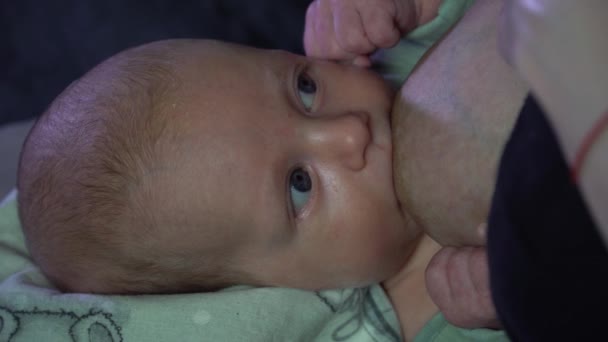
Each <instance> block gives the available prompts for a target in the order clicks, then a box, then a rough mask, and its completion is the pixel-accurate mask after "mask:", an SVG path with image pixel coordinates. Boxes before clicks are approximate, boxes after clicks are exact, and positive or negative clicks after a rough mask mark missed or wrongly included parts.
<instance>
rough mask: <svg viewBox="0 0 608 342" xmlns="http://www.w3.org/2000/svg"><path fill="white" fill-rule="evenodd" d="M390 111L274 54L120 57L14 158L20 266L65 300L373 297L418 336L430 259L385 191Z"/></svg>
mask: <svg viewBox="0 0 608 342" xmlns="http://www.w3.org/2000/svg"><path fill="white" fill-rule="evenodd" d="M393 95H394V94H393V93H392V92H391V90H390V89H389V88H388V87H387V85H386V84H385V83H384V81H383V80H382V79H381V78H379V77H378V76H377V75H375V74H373V73H371V72H369V71H367V70H365V69H362V68H358V67H353V66H346V65H340V64H336V63H332V62H325V61H321V60H317V59H309V58H305V57H302V56H296V55H292V54H289V53H286V52H281V51H264V50H257V49H253V48H248V47H243V46H237V45H232V44H227V43H220V42H216V41H200V40H173V41H162V42H157V43H152V44H148V45H145V46H142V47H138V48H134V49H131V50H128V51H125V52H123V53H120V54H118V55H116V56H114V57H112V58H110V59H109V60H107V61H105V62H104V63H102V64H101V65H99V66H98V67H96V68H95V69H93V70H92V71H91V72H89V73H88V74H86V75H85V76H84V77H82V78H81V79H79V80H78V81H76V82H75V83H73V84H72V85H70V86H69V87H68V89H66V90H65V91H64V92H63V93H62V94H61V95H60V96H59V97H58V98H57V99H56V100H55V101H54V102H53V104H52V105H51V106H50V108H49V109H48V110H47V111H46V112H45V113H44V114H43V115H42V116H41V118H40V119H39V120H38V122H37V123H36V125H35V127H34V128H33V129H32V131H31V133H30V135H29V136H28V139H27V140H26V142H25V144H24V148H23V152H22V156H21V161H20V168H19V177H18V189H19V199H18V200H19V214H20V218H21V222H22V225H23V231H24V233H25V236H26V239H27V244H28V248H29V250H30V253H31V255H32V257H33V258H34V260H35V261H36V262H37V263H38V265H39V266H40V268H41V269H42V271H43V272H44V273H45V274H46V275H47V277H48V278H49V279H50V280H51V281H52V282H53V283H54V284H55V285H56V286H57V287H59V288H60V289H62V290H64V291H77V292H92V293H124V294H128V293H166V292H186V291H201V290H203V291H204V290H213V289H218V288H223V287H226V286H230V285H233V284H251V285H264V286H283V287H296V288H303V289H325V288H338V287H353V286H365V285H369V284H373V283H377V282H381V281H385V283H384V284H385V288H386V289H387V292H388V294H389V296H391V299H392V300H393V301H395V302H399V303H401V305H400V306H405V304H406V303H408V304H410V305H409V307H410V308H415V309H417V311H418V312H419V313H421V315H422V316H419V317H422V318H419V320H422V321H424V320H425V319H428V318H429V316H432V313H434V310H436V308H434V307H433V306H432V303H430V301H428V300H427V298H426V297H424V296H421V297H420V300H421V301H426V302H425V303H423V304H424V305H423V306H416V305H414V304H416V303H414V302H415V300H416V299H417V298H415V296H416V293H419V292H425V290H424V279H423V278H424V269H425V268H426V265H427V264H428V261H429V260H430V258H431V257H432V256H433V255H434V254H435V252H436V251H437V250H439V246H438V245H437V244H436V243H434V242H433V241H431V240H430V239H429V238H428V237H426V236H425V235H423V233H422V228H421V225H420V224H418V223H417V222H416V221H415V220H414V218H413V215H412V214H411V213H410V211H409V210H408V209H407V208H405V207H402V205H401V204H400V201H399V200H398V198H397V195H396V192H395V184H394V183H393V162H392V158H393V149H392V147H393V142H392V135H391V125H390V117H389V115H390V113H391V109H392V104H393V102H392V101H393ZM394 116H395V113H393V117H394ZM396 157H397V158H398V157H399V156H396ZM397 172H399V170H397ZM414 271H415V272H414ZM420 271H422V272H420ZM85 274H86V277H85V276H83V275H85ZM406 276H407V277H406ZM387 279H388V280H387ZM404 279H413V282H412V283H408V281H409V280H404ZM421 279H422V281H421ZM404 284H406V285H408V286H409V287H408V286H405V285H404ZM419 285H421V286H419ZM406 289H407V291H406ZM412 289H415V290H417V291H418V292H416V291H412ZM406 296H408V298H407V300H406V298H405V297H406ZM422 307H424V308H427V309H425V310H422V309H421V308H422ZM397 310H398V311H399V310H400V307H399V306H398V307H397ZM401 312H402V311H401ZM425 315H426V316H425ZM400 317H401V318H403V317H404V316H403V315H402V314H401V313H400ZM410 331H416V330H415V329H411V330H410Z"/></svg>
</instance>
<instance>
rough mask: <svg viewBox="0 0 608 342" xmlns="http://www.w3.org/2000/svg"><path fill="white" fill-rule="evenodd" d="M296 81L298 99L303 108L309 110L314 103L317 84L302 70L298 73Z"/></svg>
mask: <svg viewBox="0 0 608 342" xmlns="http://www.w3.org/2000/svg"><path fill="white" fill-rule="evenodd" d="M297 82H298V84H297V91H298V96H299V97H300V101H302V105H304V108H305V109H306V110H307V111H310V110H312V106H313V105H314V103H315V95H316V94H317V84H316V83H315V81H314V80H313V79H312V78H311V77H310V76H309V75H308V74H307V73H306V72H302V73H300V74H299V75H298V80H297Z"/></svg>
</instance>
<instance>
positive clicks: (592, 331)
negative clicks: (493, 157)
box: [488, 97, 608, 341]
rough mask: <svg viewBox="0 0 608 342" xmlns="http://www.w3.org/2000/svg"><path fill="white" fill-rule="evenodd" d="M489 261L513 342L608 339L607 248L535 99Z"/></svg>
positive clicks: (513, 143) (513, 155) (495, 220)
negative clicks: (571, 178)
mask: <svg viewBox="0 0 608 342" xmlns="http://www.w3.org/2000/svg"><path fill="white" fill-rule="evenodd" d="M574 114H575V113H573V115H574ZM488 258H489V265H490V279H491V288H492V295H493V299H494V302H495V304H496V309H497V311H498V315H499V317H500V319H501V320H502V322H503V324H504V326H505V329H506V330H507V332H508V334H509V336H510V338H511V339H512V340H514V341H600V340H601V341H607V340H608V253H607V251H606V248H605V247H604V245H603V243H602V240H601V237H600V235H599V233H598V231H597V229H596V226H595V224H594V222H593V220H592V218H591V216H590V213H589V211H588V210H587V208H586V206H585V203H584V200H583V198H582V197H581V194H580V193H579V191H578V188H577V186H576V185H575V184H574V183H573V182H572V181H571V180H570V175H569V170H568V166H567V163H566V161H565V159H564V157H563V155H562V153H561V150H560V147H559V143H558V141H557V138H556V136H555V134H554V133H553V131H552V129H551V127H550V125H549V123H548V122H547V120H546V118H545V116H544V114H543V113H542V110H541V109H540V107H539V106H538V105H537V103H536V102H535V100H534V99H533V98H532V97H528V99H527V100H526V103H525V104H524V107H523V109H522V110H521V113H520V116H519V119H518V121H517V123H516V126H515V129H514V131H513V133H512V135H511V138H510V140H509V142H508V143H507V145H506V147H505V151H504V153H503V156H502V160H501V163H500V168H499V174H498V181H497V184H496V190H495V193H494V198H493V203H492V210H491V213H490V218H489V230H488Z"/></svg>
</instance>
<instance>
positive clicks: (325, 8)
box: [304, 0, 355, 60]
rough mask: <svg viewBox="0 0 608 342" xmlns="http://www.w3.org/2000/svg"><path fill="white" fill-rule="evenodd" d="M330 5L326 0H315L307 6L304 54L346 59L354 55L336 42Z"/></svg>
mask: <svg viewBox="0 0 608 342" xmlns="http://www.w3.org/2000/svg"><path fill="white" fill-rule="evenodd" d="M331 10H332V9H331V7H330V5H329V4H328V2H327V1H323V0H317V1H314V2H312V3H311V4H310V5H309V6H308V10H307V11H306V24H305V29H304V51H305V52H306V55H308V56H312V57H318V58H324V59H334V60H346V59H349V58H350V59H352V58H354V57H355V56H354V55H352V54H349V53H347V52H345V51H344V50H343V49H342V47H340V45H338V43H337V42H336V38H335V35H334V21H333V14H332V12H331Z"/></svg>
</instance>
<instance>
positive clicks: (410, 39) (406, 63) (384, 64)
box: [372, 0, 475, 88]
mask: <svg viewBox="0 0 608 342" xmlns="http://www.w3.org/2000/svg"><path fill="white" fill-rule="evenodd" d="M474 2H475V1H474V0H444V1H443V2H442V3H441V6H440V7H439V13H438V15H437V17H435V18H434V19H433V20H431V21H430V22H428V23H427V24H425V25H422V26H420V27H418V28H416V29H415V30H413V31H412V32H410V33H409V34H408V35H407V37H405V38H403V39H401V40H400V41H399V43H398V44H397V45H396V46H395V47H392V48H390V49H386V50H380V51H378V53H376V54H374V56H372V64H373V68H375V69H376V70H377V71H379V72H380V73H381V74H382V75H383V76H384V78H385V79H386V80H387V81H389V82H390V83H391V84H392V85H393V86H394V87H395V88H397V87H400V86H401V85H402V84H403V82H405V79H406V78H407V76H409V74H410V73H411V72H412V70H413V69H414V67H415V66H416V64H417V63H418V61H419V60H420V58H422V56H424V54H425V53H426V52H427V51H428V49H429V48H430V47H431V46H433V44H435V43H436V42H437V41H438V40H439V39H440V38H441V37H443V35H444V34H445V33H446V32H448V31H449V30H450V28H452V26H454V24H455V23H456V22H458V20H459V19H460V18H461V17H462V16H463V15H464V13H465V12H466V10H467V9H469V7H471V5H472V4H473V3H474Z"/></svg>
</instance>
